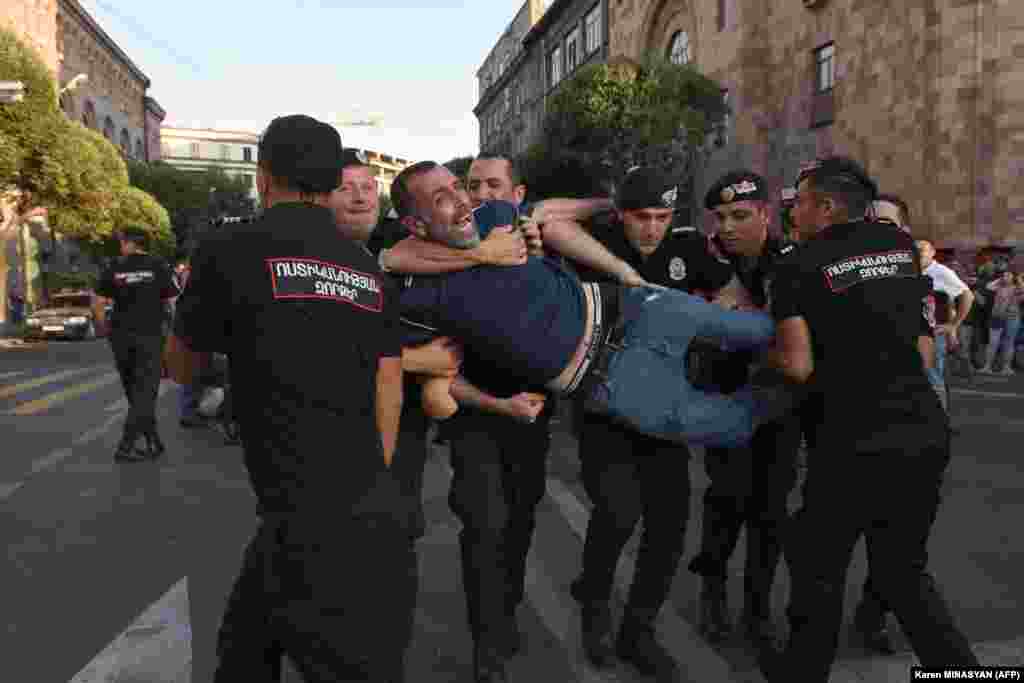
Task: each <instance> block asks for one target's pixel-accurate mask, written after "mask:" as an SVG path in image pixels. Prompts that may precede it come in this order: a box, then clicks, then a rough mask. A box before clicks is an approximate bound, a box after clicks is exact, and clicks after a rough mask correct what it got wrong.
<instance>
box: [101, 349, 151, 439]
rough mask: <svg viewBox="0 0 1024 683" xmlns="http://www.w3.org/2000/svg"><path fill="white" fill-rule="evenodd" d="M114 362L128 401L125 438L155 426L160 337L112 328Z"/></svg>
mask: <svg viewBox="0 0 1024 683" xmlns="http://www.w3.org/2000/svg"><path fill="white" fill-rule="evenodd" d="M110 348H111V349H112V350H113V352H114V363H115V365H116V366H117V372H118V374H119V375H120V376H121V385H122V386H123V387H124V395H125V398H126V399H127V400H128V405H129V408H128V416H127V418H126V419H125V425H124V433H125V437H126V438H133V437H134V436H136V435H138V434H141V433H143V432H147V431H151V430H154V429H156V399H157V395H158V393H159V391H160V363H161V359H162V354H163V336H161V335H159V334H156V335H140V334H136V333H134V332H125V331H120V330H116V329H115V330H114V331H113V332H112V333H111V335H110Z"/></svg>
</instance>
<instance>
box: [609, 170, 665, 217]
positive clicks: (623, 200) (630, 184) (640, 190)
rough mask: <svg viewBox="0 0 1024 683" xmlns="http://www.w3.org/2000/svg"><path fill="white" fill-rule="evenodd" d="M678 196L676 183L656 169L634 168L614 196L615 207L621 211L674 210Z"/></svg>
mask: <svg viewBox="0 0 1024 683" xmlns="http://www.w3.org/2000/svg"><path fill="white" fill-rule="evenodd" d="M678 195H679V187H678V183H676V181H675V180H673V179H672V178H671V177H669V175H668V174H667V173H664V172H663V171H659V170H658V169H656V168H646V167H641V168H634V169H633V170H631V171H630V172H629V173H627V174H626V178H625V180H623V181H622V185H621V186H620V187H619V191H618V192H617V193H616V194H615V205H616V206H617V207H618V208H619V209H620V210H623V211H630V210H634V209H650V208H659V209H674V208H676V199H677V198H678Z"/></svg>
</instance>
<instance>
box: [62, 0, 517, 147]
mask: <svg viewBox="0 0 1024 683" xmlns="http://www.w3.org/2000/svg"><path fill="white" fill-rule="evenodd" d="M80 1H81V2H82V4H83V5H84V6H85V7H86V8H87V9H88V10H89V12H90V13H91V14H92V15H93V17H94V18H95V19H96V20H97V21H98V22H99V23H100V25H101V26H103V28H104V30H106V31H107V33H108V34H110V36H111V37H112V38H113V39H114V40H115V41H116V42H117V43H118V45H120V46H121V48H122V49H123V50H124V51H125V52H126V53H127V54H128V56H129V57H130V58H131V59H132V61H134V62H135V63H136V65H138V66H139V68H140V69H142V71H143V72H144V73H145V74H146V75H147V76H149V78H150V79H151V80H152V82H153V84H152V86H151V88H150V94H151V95H152V96H153V97H155V98H156V99H157V101H158V102H159V103H160V105H161V106H162V107H163V108H164V109H166V110H167V120H166V121H165V123H167V124H171V125H183V126H193V125H198V126H202V127H205V128H230V129H243V130H253V131H256V132H258V131H259V130H261V129H262V128H263V127H264V126H265V125H266V124H267V123H268V122H269V121H270V119H271V118H273V117H274V116H277V115H281V114H291V113H303V114H309V115H311V116H315V117H317V118H320V119H323V120H327V121H331V122H334V121H337V120H341V119H344V118H350V117H357V118H358V117H368V116H371V115H379V116H381V117H382V118H383V123H382V129H381V130H379V131H374V132H372V133H370V132H369V131H363V132H350V131H348V130H346V129H343V130H342V137H343V138H344V142H345V143H346V144H350V145H354V146H363V147H368V146H372V147H374V148H379V149H380V151H382V152H388V153H392V154H397V155H400V156H406V157H409V158H412V159H423V158H436V159H438V160H439V161H445V160H447V159H448V158H450V157H453V156H456V155H462V154H474V153H475V152H476V150H477V142H478V137H477V124H476V118H475V117H474V116H473V113H472V109H473V106H474V105H475V104H476V96H477V86H476V70H477V69H478V68H479V67H480V65H481V64H482V63H483V60H484V58H485V57H486V55H487V53H488V51H489V50H490V49H491V47H492V46H493V45H494V43H495V41H496V40H497V39H498V36H499V35H500V34H501V32H502V31H503V30H504V29H505V27H506V26H507V25H508V24H509V22H511V21H512V18H513V17H514V15H515V13H516V11H517V10H518V9H519V7H521V6H522V3H523V0H483V1H482V2H475V3H472V2H456V1H454V0H424V1H422V2H416V1H415V0H377V1H376V2H373V1H371V0H353V1H343V0H334V1H332V0H290V1H284V0H282V1H275V2H271V1H270V0H256V1H254V2H244V1H243V0H202V1H200V0H176V1H175V2H157V1H156V0H80Z"/></svg>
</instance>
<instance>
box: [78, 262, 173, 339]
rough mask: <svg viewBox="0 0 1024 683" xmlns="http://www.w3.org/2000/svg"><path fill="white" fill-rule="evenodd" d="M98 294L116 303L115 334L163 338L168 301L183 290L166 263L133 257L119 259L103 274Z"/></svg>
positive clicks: (113, 323)
mask: <svg viewBox="0 0 1024 683" xmlns="http://www.w3.org/2000/svg"><path fill="white" fill-rule="evenodd" d="M96 293H97V294H99V295H100V296H105V297H107V298H108V299H113V300H114V310H115V315H114V318H113V320H112V321H111V326H112V327H113V329H114V330H116V331H118V332H131V333H133V334H141V335H159V334H161V332H162V331H163V323H164V319H165V316H166V314H165V310H164V300H165V299H171V298H174V297H176V296H177V295H178V294H179V290H178V285H177V284H176V282H175V280H174V275H173V274H172V273H171V269H170V267H169V266H168V265H167V264H166V263H165V262H164V261H163V260H162V259H160V258H157V257H156V256H152V255H150V254H132V255H130V256H122V257H120V258H118V259H116V260H115V261H114V262H113V263H112V264H111V265H110V267H108V268H107V269H106V270H105V271H103V274H102V275H101V276H100V279H99V283H98V284H97V285H96Z"/></svg>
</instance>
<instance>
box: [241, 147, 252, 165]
mask: <svg viewBox="0 0 1024 683" xmlns="http://www.w3.org/2000/svg"><path fill="white" fill-rule="evenodd" d="M242 159H243V160H244V161H250V162H251V161H252V147H243V148H242Z"/></svg>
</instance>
